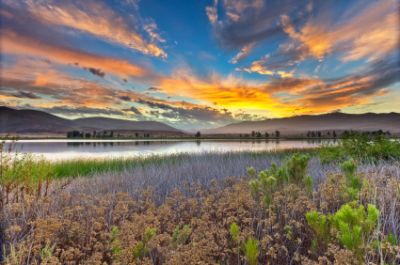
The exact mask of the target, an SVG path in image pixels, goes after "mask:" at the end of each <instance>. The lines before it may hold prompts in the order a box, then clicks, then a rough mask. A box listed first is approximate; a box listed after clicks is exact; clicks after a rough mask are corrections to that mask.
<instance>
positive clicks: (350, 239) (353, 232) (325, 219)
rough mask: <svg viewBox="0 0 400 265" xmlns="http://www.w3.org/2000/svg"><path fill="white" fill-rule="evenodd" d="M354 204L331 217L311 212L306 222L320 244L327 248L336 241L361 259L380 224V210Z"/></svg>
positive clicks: (348, 205)
mask: <svg viewBox="0 0 400 265" xmlns="http://www.w3.org/2000/svg"><path fill="white" fill-rule="evenodd" d="M353 204H354V203H347V204H345V205H343V206H342V207H341V208H340V209H339V210H338V211H337V212H336V213H334V214H331V215H325V214H322V213H319V212H317V211H310V212H308V213H307V214H306V220H307V223H308V225H309V226H310V227H311V228H312V229H313V231H314V232H315V234H316V237H317V238H316V239H317V241H318V243H320V244H323V245H324V246H327V244H328V243H330V242H331V241H332V240H333V239H336V240H338V241H339V242H340V243H341V245H342V246H343V247H345V248H347V249H349V250H351V251H353V253H354V254H355V255H356V256H357V257H359V258H361V257H362V256H363V254H364V253H365V250H366V247H367V243H368V242H369V238H370V237H371V236H372V233H373V231H374V230H375V228H376V225H377V223H378V219H379V210H378V209H377V208H376V206H375V205H372V204H368V207H367V209H365V207H364V206H362V205H359V206H353Z"/></svg>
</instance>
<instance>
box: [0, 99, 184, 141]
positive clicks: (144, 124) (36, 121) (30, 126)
mask: <svg viewBox="0 0 400 265" xmlns="http://www.w3.org/2000/svg"><path fill="white" fill-rule="evenodd" d="M72 130H79V131H81V130H85V131H91V130H97V131H105V130H115V131H141V132H145V131H148V132H167V133H177V134H181V133H182V132H181V131H179V130H178V129H175V128H173V127H171V126H169V125H167V124H164V123H161V122H155V121H129V120H119V119H110V118H102V117H93V118H81V119H76V120H69V119H64V118H60V117H57V116H54V115H52V114H49V113H46V112H43V111H37V110H28V109H26V110H17V109H12V108H8V107H1V106H0V133H3V134H4V133H23V134H29V133H42V134H43V133H51V134H65V133H66V132H68V131H72Z"/></svg>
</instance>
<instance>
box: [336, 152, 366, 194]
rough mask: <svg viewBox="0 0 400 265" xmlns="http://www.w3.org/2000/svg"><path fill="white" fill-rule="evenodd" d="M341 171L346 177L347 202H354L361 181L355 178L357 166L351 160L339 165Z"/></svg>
mask: <svg viewBox="0 0 400 265" xmlns="http://www.w3.org/2000/svg"><path fill="white" fill-rule="evenodd" d="M341 169H342V171H343V173H344V175H345V177H346V190H345V193H346V194H347V196H348V198H349V200H355V199H356V198H357V197H358V193H359V192H360V190H361V188H362V185H363V183H362V179H361V178H360V177H358V176H357V166H356V163H355V161H354V160H353V159H349V160H347V161H345V162H343V163H342V164H341Z"/></svg>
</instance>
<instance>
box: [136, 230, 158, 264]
mask: <svg viewBox="0 0 400 265" xmlns="http://www.w3.org/2000/svg"><path fill="white" fill-rule="evenodd" d="M156 233H157V230H156V229H155V228H147V229H146V230H145V231H144V234H143V236H142V240H141V241H139V242H138V243H137V244H136V246H135V247H134V248H133V250H132V254H133V257H134V258H135V259H139V260H142V259H143V258H144V257H145V256H146V255H147V254H148V253H149V249H148V247H147V243H148V242H149V241H150V240H151V239H152V238H153V237H154V236H155V235H156Z"/></svg>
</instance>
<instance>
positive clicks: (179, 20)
mask: <svg viewBox="0 0 400 265" xmlns="http://www.w3.org/2000/svg"><path fill="white" fill-rule="evenodd" d="M1 2H2V4H1V9H0V17H1V24H0V33H1V46H0V49H1V68H0V71H1V88H0V105H5V106H9V107H16V108H31V109H38V110H43V111H46V112H50V113H53V114H56V115H59V116H63V117H67V118H77V117H82V116H106V117H113V118H123V119H130V120H156V121H162V122H165V123H168V124H170V125H173V126H175V127H177V128H181V129H188V130H192V129H198V128H212V127H218V126H221V125H225V124H228V123H232V122H238V121H241V120H259V119H265V118H275V117H287V116H293V115H301V114H319V113H327V112H333V111H342V112H346V113H364V112H393V111H395V112H398V111H399V109H400V103H399V102H400V79H399V76H400V63H399V60H400V55H399V25H400V23H399V17H398V11H399V4H398V1H397V0H379V1H376V0H374V1H367V0H359V1H355V0H354V1H351V0H349V1H344V0H343V1H340V0H337V1H329V0H328V1H327V0H321V1H302V0H292V1H288V0H279V1H278V0H277V1H262V0H214V1H212V0H209V1H206V0H158V1H156V0H141V1H139V0H124V1H118V0H115V1H98V0H97V1H94V0H93V1H90V0H85V1H79V0H71V1H51V0H49V1H34V0H27V1H18V0H2V1H1Z"/></svg>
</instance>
